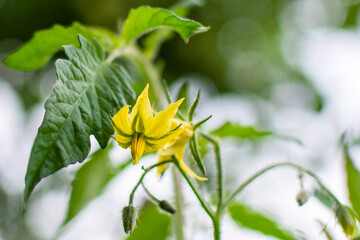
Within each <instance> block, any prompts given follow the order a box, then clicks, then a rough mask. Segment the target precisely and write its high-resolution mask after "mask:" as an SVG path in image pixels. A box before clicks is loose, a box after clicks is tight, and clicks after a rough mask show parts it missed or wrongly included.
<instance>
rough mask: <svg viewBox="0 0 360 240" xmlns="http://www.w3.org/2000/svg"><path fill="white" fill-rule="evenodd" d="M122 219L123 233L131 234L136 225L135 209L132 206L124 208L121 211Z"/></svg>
mask: <svg viewBox="0 0 360 240" xmlns="http://www.w3.org/2000/svg"><path fill="white" fill-rule="evenodd" d="M122 219H123V225H124V231H125V233H127V234H130V233H132V230H133V229H134V227H135V223H136V208H135V207H134V206H133V205H129V206H126V207H124V208H123V210H122Z"/></svg>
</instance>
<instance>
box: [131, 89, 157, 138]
mask: <svg viewBox="0 0 360 240" xmlns="http://www.w3.org/2000/svg"><path fill="white" fill-rule="evenodd" d="M148 92H149V84H147V85H146V87H145V89H144V90H143V91H142V93H141V94H140V96H139V97H138V98H137V100H136V103H135V105H134V107H133V108H132V110H131V113H130V115H129V118H130V124H131V128H132V130H133V131H134V132H138V133H144V132H145V129H147V128H148V126H149V125H150V123H151V120H152V118H153V114H152V108H151V104H150V100H149V95H148Z"/></svg>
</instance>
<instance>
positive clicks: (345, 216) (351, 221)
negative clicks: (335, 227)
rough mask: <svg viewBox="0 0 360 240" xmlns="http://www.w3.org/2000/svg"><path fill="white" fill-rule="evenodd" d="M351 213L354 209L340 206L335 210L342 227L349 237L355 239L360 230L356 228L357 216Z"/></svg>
mask: <svg viewBox="0 0 360 240" xmlns="http://www.w3.org/2000/svg"><path fill="white" fill-rule="evenodd" d="M351 211H352V209H349V208H348V207H346V206H343V205H340V206H338V207H337V208H336V209H335V213H336V218H337V219H338V221H339V223H340V225H341V227H342V228H343V230H344V232H345V234H346V236H348V237H354V236H355V235H356V234H358V233H359V230H358V228H357V226H356V221H355V216H354V215H353V214H352V212H351Z"/></svg>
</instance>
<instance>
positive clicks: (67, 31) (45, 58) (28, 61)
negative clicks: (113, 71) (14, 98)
mask: <svg viewBox="0 0 360 240" xmlns="http://www.w3.org/2000/svg"><path fill="white" fill-rule="evenodd" d="M79 34H80V35H82V36H83V37H85V38H86V39H88V40H89V41H93V39H94V38H97V40H98V41H99V42H100V44H102V45H103V46H104V47H105V48H106V49H107V50H111V49H113V48H114V47H116V46H117V45H119V44H120V40H119V38H118V37H117V36H115V35H114V34H113V33H111V32H110V31H108V30H106V29H103V28H98V27H93V28H87V27H85V26H83V25H81V24H80V23H77V22H74V23H73V24H72V25H71V26H70V27H63V26H61V25H57V24H56V25H54V26H53V27H51V28H49V29H45V30H40V31H37V32H36V33H35V34H34V36H33V37H32V38H31V39H30V41H28V42H27V43H25V44H24V45H23V46H21V47H20V48H19V49H17V50H16V51H15V52H13V53H10V54H9V55H8V56H7V57H6V58H5V59H4V60H3V63H4V64H5V65H6V66H7V67H9V68H13V69H16V70H22V71H32V70H36V69H39V68H41V67H43V66H45V65H46V64H47V63H48V62H49V61H50V59H51V57H52V56H53V55H54V54H55V53H56V52H57V51H59V50H61V49H62V46H63V45H74V46H76V47H79V46H80V45H79V41H78V35H79Z"/></svg>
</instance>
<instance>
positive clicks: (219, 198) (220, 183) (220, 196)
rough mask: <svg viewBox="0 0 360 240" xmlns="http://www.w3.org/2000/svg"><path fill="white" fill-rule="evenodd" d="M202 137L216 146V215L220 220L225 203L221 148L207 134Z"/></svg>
mask: <svg viewBox="0 0 360 240" xmlns="http://www.w3.org/2000/svg"><path fill="white" fill-rule="evenodd" d="M201 135H202V136H203V137H204V138H205V139H206V140H208V141H209V142H210V143H211V144H213V146H214V151H215V158H216V172H217V186H216V190H217V207H216V215H217V217H218V218H219V219H220V215H221V212H222V202H223V177H222V164H221V155H220V146H219V143H218V141H217V140H216V139H215V138H214V137H212V136H210V135H207V134H205V133H201Z"/></svg>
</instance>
